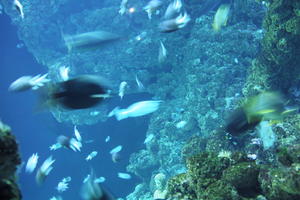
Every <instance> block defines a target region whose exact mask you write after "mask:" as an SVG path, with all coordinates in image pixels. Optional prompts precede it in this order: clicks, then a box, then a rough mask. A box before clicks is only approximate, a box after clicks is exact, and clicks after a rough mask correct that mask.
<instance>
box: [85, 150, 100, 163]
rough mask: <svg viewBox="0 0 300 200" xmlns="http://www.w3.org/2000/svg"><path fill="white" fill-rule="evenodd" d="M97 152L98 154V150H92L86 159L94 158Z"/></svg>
mask: <svg viewBox="0 0 300 200" xmlns="http://www.w3.org/2000/svg"><path fill="white" fill-rule="evenodd" d="M97 154H98V152H97V151H93V152H91V153H90V154H89V155H88V156H87V157H86V158H85V160H86V161H89V160H92V159H93V158H94V157H96V156H97Z"/></svg>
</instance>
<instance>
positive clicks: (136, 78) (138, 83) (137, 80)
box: [135, 75, 145, 91]
mask: <svg viewBox="0 0 300 200" xmlns="http://www.w3.org/2000/svg"><path fill="white" fill-rule="evenodd" d="M135 82H136V84H137V86H138V89H139V91H142V90H144V89H145V87H144V85H143V83H142V82H141V81H140V80H139V79H138V77H137V75H135Z"/></svg>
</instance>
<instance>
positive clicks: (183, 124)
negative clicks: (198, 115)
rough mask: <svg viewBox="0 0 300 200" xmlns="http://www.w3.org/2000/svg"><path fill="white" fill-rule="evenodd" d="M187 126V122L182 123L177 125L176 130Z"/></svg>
mask: <svg viewBox="0 0 300 200" xmlns="http://www.w3.org/2000/svg"><path fill="white" fill-rule="evenodd" d="M186 124H187V122H186V121H180V122H178V123H177V124H176V128H178V129H180V128H183V127H185V125H186Z"/></svg>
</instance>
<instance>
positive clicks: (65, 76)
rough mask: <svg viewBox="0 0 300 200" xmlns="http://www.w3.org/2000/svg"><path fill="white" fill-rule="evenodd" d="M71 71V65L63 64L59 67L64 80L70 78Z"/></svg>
mask: <svg viewBox="0 0 300 200" xmlns="http://www.w3.org/2000/svg"><path fill="white" fill-rule="evenodd" d="M69 72H70V68H69V67H66V66H62V67H60V68H59V75H60V77H61V79H62V80H63V81H67V80H69Z"/></svg>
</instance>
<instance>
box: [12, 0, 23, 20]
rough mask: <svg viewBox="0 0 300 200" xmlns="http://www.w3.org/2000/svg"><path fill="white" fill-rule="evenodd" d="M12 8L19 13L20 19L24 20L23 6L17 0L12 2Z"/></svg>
mask: <svg viewBox="0 0 300 200" xmlns="http://www.w3.org/2000/svg"><path fill="white" fill-rule="evenodd" d="M14 7H15V9H16V10H17V11H18V12H19V15H20V17H21V18H22V19H24V12H23V5H22V4H21V3H20V1H19V0H14Z"/></svg>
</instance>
